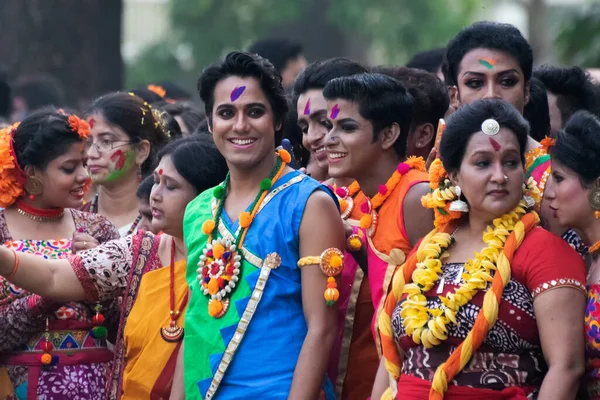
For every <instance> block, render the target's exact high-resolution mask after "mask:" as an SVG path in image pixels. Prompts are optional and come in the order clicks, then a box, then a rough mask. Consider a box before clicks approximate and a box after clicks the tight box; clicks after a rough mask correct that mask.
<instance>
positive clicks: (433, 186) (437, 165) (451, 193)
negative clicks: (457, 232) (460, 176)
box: [421, 158, 463, 228]
mask: <svg viewBox="0 0 600 400" xmlns="http://www.w3.org/2000/svg"><path fill="white" fill-rule="evenodd" d="M429 186H430V191H429V193H428V194H426V195H425V196H423V197H422V198H421V204H423V207H425V208H430V209H432V210H433V212H434V215H435V218H434V220H433V224H434V226H435V227H436V228H439V227H442V226H444V225H447V224H448V223H449V222H450V221H452V220H455V219H459V218H460V217H462V215H463V214H462V213H461V212H459V211H450V203H451V202H452V201H453V200H456V198H457V196H456V189H454V186H452V183H451V182H450V179H448V173H447V172H446V170H445V169H444V166H443V165H442V161H441V160H440V159H439V158H438V159H435V160H434V161H433V162H432V163H431V166H430V167H429Z"/></svg>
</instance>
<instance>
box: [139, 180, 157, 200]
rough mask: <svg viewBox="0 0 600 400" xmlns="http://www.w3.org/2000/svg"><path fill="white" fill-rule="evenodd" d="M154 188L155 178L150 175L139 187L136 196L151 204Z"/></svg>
mask: <svg viewBox="0 0 600 400" xmlns="http://www.w3.org/2000/svg"><path fill="white" fill-rule="evenodd" d="M152 186H154V176H152V175H148V176H147V177H145V178H144V179H143V180H142V182H140V184H139V185H138V188H137V190H136V191H135V195H136V197H137V198H138V199H140V200H143V201H146V202H148V203H149V202H150V193H151V192H152Z"/></svg>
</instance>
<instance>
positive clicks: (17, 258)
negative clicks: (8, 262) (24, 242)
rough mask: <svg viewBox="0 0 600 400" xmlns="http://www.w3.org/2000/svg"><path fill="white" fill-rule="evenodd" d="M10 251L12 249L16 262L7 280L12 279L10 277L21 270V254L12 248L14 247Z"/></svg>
mask: <svg viewBox="0 0 600 400" xmlns="http://www.w3.org/2000/svg"><path fill="white" fill-rule="evenodd" d="M10 251H12V253H13V254H14V256H15V264H14V265H13V268H12V271H11V272H10V274H8V275H7V276H6V280H10V278H12V277H13V276H15V274H16V273H17V271H18V270H19V254H18V253H17V252H16V251H14V250H12V249H11V250H10Z"/></svg>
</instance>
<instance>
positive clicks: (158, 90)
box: [147, 85, 167, 98]
mask: <svg viewBox="0 0 600 400" xmlns="http://www.w3.org/2000/svg"><path fill="white" fill-rule="evenodd" d="M147 89H148V90H149V91H151V92H154V93H156V94H157V95H159V96H160V97H163V98H164V97H165V95H166V94H167V91H166V90H165V89H163V87H162V86H158V85H148V86H147Z"/></svg>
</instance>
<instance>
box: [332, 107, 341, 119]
mask: <svg viewBox="0 0 600 400" xmlns="http://www.w3.org/2000/svg"><path fill="white" fill-rule="evenodd" d="M339 114H340V106H338V105H337V104H336V105H334V106H333V108H332V109H331V114H330V115H329V117H330V118H331V119H336V118H337V117H338V115H339Z"/></svg>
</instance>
